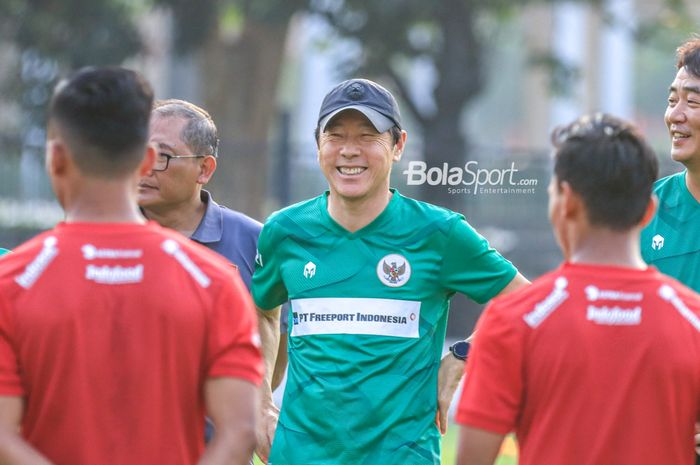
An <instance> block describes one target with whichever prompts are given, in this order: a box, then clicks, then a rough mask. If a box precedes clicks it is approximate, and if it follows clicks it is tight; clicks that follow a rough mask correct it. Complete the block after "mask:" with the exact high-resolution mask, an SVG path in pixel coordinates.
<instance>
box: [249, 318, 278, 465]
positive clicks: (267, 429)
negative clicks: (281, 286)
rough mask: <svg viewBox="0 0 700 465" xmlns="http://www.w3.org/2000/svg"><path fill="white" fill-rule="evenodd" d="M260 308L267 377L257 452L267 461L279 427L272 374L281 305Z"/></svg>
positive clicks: (263, 384)
mask: <svg viewBox="0 0 700 465" xmlns="http://www.w3.org/2000/svg"><path fill="white" fill-rule="evenodd" d="M257 310H258V324H259V331H260V341H261V344H262V353H263V359H264V361H265V377H264V379H263V383H262V385H261V387H260V390H261V391H260V395H261V404H262V405H261V417H260V424H259V425H258V429H257V443H258V445H257V448H256V449H255V453H256V454H257V455H258V457H260V459H261V460H262V461H263V462H265V463H267V459H268V455H269V454H270V447H271V445H272V439H273V438H274V436H275V428H277V419H278V418H279V409H278V408H277V406H276V405H275V403H274V401H273V400H272V375H273V373H274V371H275V361H276V359H277V350H278V348H279V341H280V322H279V320H280V307H276V308H274V309H272V310H261V309H260V308H258V309H257Z"/></svg>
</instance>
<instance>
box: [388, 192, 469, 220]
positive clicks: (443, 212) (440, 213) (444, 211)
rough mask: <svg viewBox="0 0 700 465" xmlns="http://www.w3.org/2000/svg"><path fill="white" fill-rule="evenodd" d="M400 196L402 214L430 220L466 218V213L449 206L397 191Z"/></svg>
mask: <svg viewBox="0 0 700 465" xmlns="http://www.w3.org/2000/svg"><path fill="white" fill-rule="evenodd" d="M396 195H398V196H399V197H400V202H401V203H400V210H401V213H402V214H409V215H412V216H414V217H421V218H424V219H427V220H430V221H455V220H464V215H462V214H460V213H457V212H454V211H452V210H450V209H448V208H444V207H440V206H438V205H434V204H432V203H428V202H424V201H422V200H417V199H414V198H411V197H406V196H403V195H401V194H399V193H398V192H397V194H396Z"/></svg>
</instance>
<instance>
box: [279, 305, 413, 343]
mask: <svg viewBox="0 0 700 465" xmlns="http://www.w3.org/2000/svg"><path fill="white" fill-rule="evenodd" d="M291 302H292V320H293V321H291V322H290V323H291V324H292V325H293V326H292V336H309V335H312V334H372V335H375V336H395V337H408V338H417V337H418V327H419V326H418V325H419V322H420V306H421V303H420V302H419V301H415V300H394V299H370V298H319V299H294V300H292V301H291Z"/></svg>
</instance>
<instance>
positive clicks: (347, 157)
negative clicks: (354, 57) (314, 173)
mask: <svg viewBox="0 0 700 465" xmlns="http://www.w3.org/2000/svg"><path fill="white" fill-rule="evenodd" d="M405 139H406V133H405V132H402V135H401V138H400V140H399V141H398V142H397V143H394V141H393V138H392V136H391V133H390V132H389V131H386V132H383V133H378V132H377V130H376V129H375V128H374V126H372V123H370V121H369V120H368V119H367V117H365V116H364V115H363V114H362V113H360V112H358V111H356V110H347V111H344V112H342V113H340V114H338V116H336V117H334V118H333V120H331V121H330V122H329V123H328V125H327V126H326V129H325V131H324V132H323V133H321V134H320V137H319V148H318V160H319V164H320V166H321V171H322V172H323V175H324V176H325V177H326V180H327V181H328V186H329V188H330V192H331V195H332V196H337V197H339V198H342V199H343V200H345V201H363V200H372V199H375V198H381V197H382V196H384V197H385V196H386V195H387V192H388V190H389V176H390V174H391V166H392V164H393V163H394V162H397V161H399V160H400V159H401V152H402V151H403V147H404V143H405Z"/></svg>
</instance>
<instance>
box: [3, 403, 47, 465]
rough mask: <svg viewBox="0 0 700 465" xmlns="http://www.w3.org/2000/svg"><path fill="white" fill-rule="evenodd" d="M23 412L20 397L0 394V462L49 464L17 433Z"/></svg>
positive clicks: (34, 464)
mask: <svg viewBox="0 0 700 465" xmlns="http://www.w3.org/2000/svg"><path fill="white" fill-rule="evenodd" d="M23 413H24V404H23V400H22V398H21V397H9V396H0V463H2V464H3V465H51V462H49V461H48V460H47V459H46V458H45V457H43V456H42V455H41V454H40V453H39V452H38V451H37V450H36V449H34V448H33V447H32V446H30V445H29V444H28V443H27V442H26V441H24V439H22V437H21V436H20V435H19V424H20V422H21V420H22V415H23Z"/></svg>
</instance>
